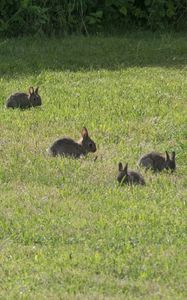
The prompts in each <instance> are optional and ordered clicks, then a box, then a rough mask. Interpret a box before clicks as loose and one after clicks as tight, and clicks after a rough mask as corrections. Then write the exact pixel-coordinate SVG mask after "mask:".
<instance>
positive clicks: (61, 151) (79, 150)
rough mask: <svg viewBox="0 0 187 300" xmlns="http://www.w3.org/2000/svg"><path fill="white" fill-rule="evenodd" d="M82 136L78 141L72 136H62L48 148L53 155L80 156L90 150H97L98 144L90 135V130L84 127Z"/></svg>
mask: <svg viewBox="0 0 187 300" xmlns="http://www.w3.org/2000/svg"><path fill="white" fill-rule="evenodd" d="M81 135H82V138H81V139H80V140H79V141H78V142H76V141H74V140H72V139H71V138H66V137H65V138H62V139H59V140H57V141H55V142H54V143H53V144H52V146H51V147H50V148H49V149H48V150H47V151H48V153H49V154H51V155H52V156H57V155H63V156H72V157H74V158H80V157H81V156H84V155H86V154H87V153H88V152H95V151H96V145H95V143H94V141H92V140H91V138H90V137H89V135H88V130H87V129H86V128H85V127H83V129H82V133H81Z"/></svg>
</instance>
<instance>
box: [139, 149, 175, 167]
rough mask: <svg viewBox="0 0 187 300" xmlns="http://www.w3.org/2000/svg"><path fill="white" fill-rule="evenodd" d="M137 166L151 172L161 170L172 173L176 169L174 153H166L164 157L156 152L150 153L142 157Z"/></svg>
mask: <svg viewBox="0 0 187 300" xmlns="http://www.w3.org/2000/svg"><path fill="white" fill-rule="evenodd" d="M139 165H140V166H143V167H145V168H146V169H152V170H153V171H155V172H156V171H162V170H163V169H171V171H172V172H173V171H174V170H175V169H176V163H175V152H174V151H173V152H172V154H171V158H170V156H169V153H168V152H167V151H166V157H164V156H163V155H162V154H160V153H157V152H150V153H148V154H145V155H143V156H142V157H141V158H140V160H139Z"/></svg>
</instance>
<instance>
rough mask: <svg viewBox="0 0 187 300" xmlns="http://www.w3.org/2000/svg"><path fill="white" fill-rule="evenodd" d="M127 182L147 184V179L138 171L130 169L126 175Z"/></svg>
mask: <svg viewBox="0 0 187 300" xmlns="http://www.w3.org/2000/svg"><path fill="white" fill-rule="evenodd" d="M125 181H126V182H125V183H126V184H141V185H145V180H144V178H143V176H142V175H140V174H139V173H137V172H134V171H129V172H128V174H127V176H126V177H125Z"/></svg>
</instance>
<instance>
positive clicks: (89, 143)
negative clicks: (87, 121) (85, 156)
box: [79, 127, 97, 152]
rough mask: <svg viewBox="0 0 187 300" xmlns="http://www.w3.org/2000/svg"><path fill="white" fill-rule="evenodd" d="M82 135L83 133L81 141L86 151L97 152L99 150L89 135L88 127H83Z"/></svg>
mask: <svg viewBox="0 0 187 300" xmlns="http://www.w3.org/2000/svg"><path fill="white" fill-rule="evenodd" d="M81 135H82V138H81V140H80V142H79V143H80V144H81V145H82V147H83V148H84V150H85V152H95V151H96V150H97V148H96V144H95V143H94V141H93V140H92V139H91V138H90V137H89V135H88V130H87V129H86V127H83V129H82V132H81Z"/></svg>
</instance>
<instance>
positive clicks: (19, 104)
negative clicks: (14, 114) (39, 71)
mask: <svg viewBox="0 0 187 300" xmlns="http://www.w3.org/2000/svg"><path fill="white" fill-rule="evenodd" d="M38 89H39V88H38V87H37V88H36V89H35V90H34V88H33V87H30V88H29V94H26V93H19V92H18V93H15V94H13V95H11V96H10V97H9V98H8V99H7V101H6V105H5V106H6V108H21V109H24V108H29V107H32V106H40V105H42V101H41V97H40V96H39V94H38Z"/></svg>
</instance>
